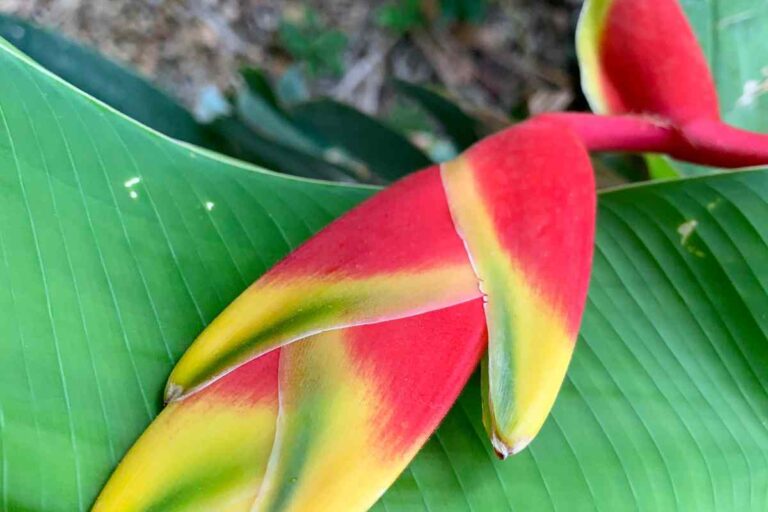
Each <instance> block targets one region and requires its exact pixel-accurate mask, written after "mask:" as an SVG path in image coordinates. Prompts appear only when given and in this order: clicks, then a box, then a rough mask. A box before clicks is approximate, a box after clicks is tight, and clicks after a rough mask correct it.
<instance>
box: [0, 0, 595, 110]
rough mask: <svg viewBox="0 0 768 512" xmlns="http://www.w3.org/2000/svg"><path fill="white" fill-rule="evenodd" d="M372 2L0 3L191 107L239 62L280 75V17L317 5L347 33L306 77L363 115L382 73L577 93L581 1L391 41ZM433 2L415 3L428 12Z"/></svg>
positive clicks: (488, 89) (506, 99)
mask: <svg viewBox="0 0 768 512" xmlns="http://www.w3.org/2000/svg"><path fill="white" fill-rule="evenodd" d="M384 3H386V2H382V1H375V0H365V1H361V0H325V1H321V0H310V1H295V0H287V1H278V0H165V1H164V0H0V11H2V12H4V13H10V14H14V15H17V16H20V17H23V18H27V19H32V20H34V21H36V22H37V23H39V24H41V25H43V26H46V27H50V28H54V29H55V30H58V31H60V32H62V33H64V34H66V35H68V36H70V37H72V38H75V39H77V40H79V41H81V42H84V43H86V44H88V45H90V46H92V47H95V48H97V49H98V50H99V51H101V52H102V53H104V54H106V55H108V56H110V57H112V58H113V59H116V60H118V61H121V62H123V63H127V64H129V65H130V66H133V67H134V68H136V69H138V70H139V71H140V72H141V73H142V74H144V75H146V76H148V77H150V78H151V79H153V80H154V81H155V82H156V83H157V84H159V85H160V86H161V87H163V88H165V89H166V90H168V91H169V92H171V93H172V94H174V95H175V96H177V97H178V98H180V99H181V100H182V101H183V102H184V103H186V104H187V105H189V106H190V107H194V106H195V104H196V102H198V100H199V98H200V97H201V94H202V92H203V91H205V90H206V88H208V89H210V86H215V87H217V88H218V89H220V90H222V91H224V90H227V89H228V88H230V87H231V86H232V85H233V83H234V82H235V81H236V80H237V70H238V69H239V67H240V66H242V65H257V66H260V67H262V68H264V69H266V70H267V71H268V72H269V73H270V74H271V75H273V76H279V75H280V74H281V72H282V71H283V70H284V69H285V68H286V67H287V66H288V65H289V64H290V62H291V59H290V58H289V56H288V55H287V54H286V52H285V51H284V49H283V48H281V46H280V43H279V40H278V37H277V33H278V27H279V25H280V22H281V20H285V19H293V18H296V17H297V16H300V13H301V12H303V9H304V8H305V6H307V5H309V6H311V7H313V8H314V9H316V10H317V11H318V13H319V14H320V17H321V18H322V19H323V21H324V22H326V23H327V24H328V25H329V26H330V27H333V28H337V29H339V30H341V31H342V32H344V33H345V34H346V35H347V37H348V40H349V44H348V46H347V49H346V50H345V52H344V56H343V59H344V66H343V71H342V73H341V74H340V75H339V76H336V77H326V78H323V79H319V80H314V81H313V82H312V89H313V90H312V93H313V94H318V95H320V94H323V95H331V96H334V97H336V98H337V99H340V100H342V101H345V102H347V103H351V104H353V105H355V106H356V107H358V108H361V109H363V110H365V111H367V112H372V113H377V112H379V111H380V110H381V109H382V105H383V104H384V103H386V98H387V88H386V80H385V78H386V77H389V76H397V77H399V78H404V79H407V80H411V81H415V82H420V83H433V84H437V85H441V86H443V87H445V88H446V89H447V90H448V91H449V92H450V93H452V94H453V95H454V96H455V97H457V98H459V99H460V100H461V101H462V103H463V104H464V105H466V106H470V107H473V108H482V109H483V110H485V111H487V112H490V113H491V115H492V113H493V112H504V113H507V114H509V113H510V112H515V111H520V110H521V109H522V110H528V111H532V112H540V111H544V110H552V109H562V108H565V107H567V106H568V105H569V104H571V103H572V101H573V99H574V98H575V97H576V96H577V95H578V93H577V90H578V85H577V83H576V81H577V80H576V78H575V73H576V71H575V69H576V66H575V61H574V52H573V30H574V27H575V22H576V17H577V15H578V10H579V8H580V4H581V0H497V1H495V2H491V3H490V6H489V8H488V9H487V12H486V14H485V16H484V18H483V21H482V22H479V23H463V24H462V23H458V24H456V23H454V24H446V23H441V22H440V20H439V16H435V19H434V20H433V22H431V23H429V24H428V25H427V26H426V27H425V28H421V29H419V30H417V31H413V32H411V33H410V34H408V35H402V36H398V35H396V34H394V33H393V32H392V31H391V30H388V29H385V28H382V27H381V26H380V25H379V24H377V23H376V21H375V20H376V10H377V8H379V7H380V6H381V5H382V4H384ZM436 3H437V0H434V1H432V2H430V1H425V2H423V4H424V6H425V7H424V8H425V9H426V10H427V11H429V10H430V9H431V10H432V11H439V8H436V7H435V5H436Z"/></svg>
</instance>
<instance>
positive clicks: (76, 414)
mask: <svg viewBox="0 0 768 512" xmlns="http://www.w3.org/2000/svg"><path fill="white" fill-rule="evenodd" d="M0 74H2V76H5V77H8V78H7V79H5V80H2V81H0V311H2V312H3V313H2V315H0V340H2V341H1V342H0V382H1V383H2V386H0V509H2V510H8V511H17V510H19V511H21V510H32V511H58V510H61V511H72V510H85V509H87V508H88V506H89V505H90V503H91V502H92V500H93V499H94V497H95V496H96V494H97V493H98V491H99V489H100V487H101V485H102V484H103V483H104V481H105V480H106V478H107V477H108V476H109V472H110V471H111V469H112V468H113V467H114V465H115V464H116V463H117V461H118V460H119V458H120V457H121V455H122V454H123V453H124V452H125V450H126V449H127V448H128V447H129V446H130V444H131V443H132V442H133V440H134V439H135V438H136V437H137V436H138V435H139V434H140V433H141V431H142V430H143V429H144V428H145V426H146V425H147V424H148V423H149V421H151V419H152V417H153V416H154V415H155V414H156V413H157V412H158V410H159V408H160V403H161V397H160V395H161V392H162V388H163V384H164V381H165V378H166V376H167V374H168V372H169V371H170V368H171V366H172V364H173V362H174V361H175V360H176V359H177V358H178V357H179V356H180V355H181V353H182V352H183V351H184V349H185V348H186V346H187V345H188V344H189V343H190V341H191V340H192V339H193V338H194V336H195V335H196V334H197V333H198V332H199V331H200V330H201V329H202V327H203V326H204V325H205V324H206V323H207V322H209V321H210V320H211V319H212V318H213V317H214V316H215V315H216V314H217V313H218V312H219V311H220V310H221V309H222V308H223V307H224V306H225V305H226V304H227V303H228V302H229V301H230V300H231V299H233V298H234V297H235V296H236V295H237V294H239V292H240V291H241V290H242V289H243V288H244V287H246V286H247V285H248V284H249V283H250V282H251V281H252V280H253V279H255V278H256V277H257V276H259V275H260V274H261V273H263V272H264V271H265V270H266V269H267V268H268V267H269V266H271V265H272V264H273V263H274V262H276V261H277V260H279V259H280V258H281V257H282V256H284V255H285V254H286V253H287V252H288V251H290V250H291V249H292V248H294V247H296V246H297V245H298V244H299V243H300V242H301V241H302V240H304V239H306V238H307V237H308V236H309V235H310V234H311V233H313V232H315V231H316V230H318V229H320V228H321V227H322V226H323V225H325V224H326V223H327V222H329V221H330V220H331V219H332V218H334V217H335V216H337V215H339V214H340V213H341V212H343V211H345V210H347V209H348V208H350V207H351V206H352V205H354V204H356V203H357V202H359V201H360V200H362V199H363V198H365V197H367V196H369V195H370V194H371V193H373V192H374V189H372V188H363V187H359V186H346V185H339V184H328V183H322V182H317V181H310V180H303V179H297V178H290V177H286V176H281V175H277V174H273V173H269V172H265V171H262V170H260V169H257V168H254V167H251V166H247V165H245V164H241V163H239V162H236V161H234V160H230V159H227V158H225V157H221V156H218V155H215V154H213V153H210V152H207V151H204V150H200V149H197V148H195V147H192V146H189V145H185V144H182V143H178V142H175V141H173V140H170V139H168V138H166V137H164V136H162V135H160V134H158V133H156V132H153V131H151V130H148V129H147V128H145V127H143V126H141V125H139V124H137V123H136V122H134V121H132V120H130V119H128V118H126V117H124V116H122V115H120V114H118V113H116V112H115V111H113V110H112V109H110V108H108V107H106V106H104V105H103V104H101V103H98V102H96V101H94V100H93V99H91V98H89V97H87V96H85V95H83V94H82V93H80V92H79V91H77V90H75V89H74V88H72V87H71V86H69V85H67V84H66V83H64V82H62V81H61V80H59V79H58V78H56V77H54V76H53V75H51V74H50V73H48V72H46V71H44V70H43V69H42V68H40V67H39V66H37V65H36V64H34V63H32V62H31V61H30V60H28V59H26V58H24V57H23V56H21V55H20V53H19V52H17V51H16V50H14V49H13V48H12V47H10V46H9V45H6V44H4V43H3V44H2V45H0ZM767 214H768V171H750V172H741V173H732V174H723V175H718V176H713V177H707V178H699V179H689V180H680V181H675V182H670V183H665V184H659V185H651V186H637V187H632V188H627V189H625V190H620V191H615V192H608V193H604V194H602V195H601V199H600V215H599V230H598V239H597V252H596V261H595V271H594V278H593V284H592V289H591V291H590V298H589V305H588V309H587V313H586V316H585V320H584V325H583V329H582V337H581V340H580V342H579V343H580V346H579V347H578V349H577V351H576V355H575V359H574V363H573V366H572V368H571V371H570V372H569V378H568V381H567V382H566V384H565V386H564V389H563V392H562V394H561V396H560V398H559V400H558V403H557V406H556V408H555V411H554V413H553V415H552V417H551V418H550V420H549V421H548V422H547V424H546V425H545V428H544V430H543V432H542V435H541V436H540V437H539V438H538V439H537V440H536V441H535V442H534V443H533V444H532V446H531V447H530V449H529V450H527V451H525V452H524V453H522V454H520V455H518V456H516V457H514V458H512V459H511V460H509V461H506V462H499V461H497V460H495V458H494V456H493V455H492V452H491V451H490V449H489V447H488V445H487V442H486V441H485V436H484V433H483V429H482V426H481V425H480V422H479V419H480V411H479V399H478V397H479V391H478V389H477V383H476V382H473V383H472V385H470V386H469V387H468V389H467V390H466V392H465V394H464V395H463V396H462V398H461V399H460V401H459V402H458V404H457V406H456V407H455V408H454V409H453V411H452V412H451V414H450V415H449V416H448V418H447V419H446V421H445V422H444V424H443V425H442V426H441V428H440V430H439V431H438V433H437V434H436V435H435V436H434V437H433V439H432V440H431V441H430V442H429V443H428V444H427V446H426V447H425V448H424V450H422V452H421V453H420V454H419V456H418V457H417V458H416V459H415V460H414V462H413V464H411V466H410V467H409V469H408V470H407V471H406V472H405V473H404V474H403V476H402V477H401V478H400V479H399V480H398V482H397V483H396V484H395V485H394V486H393V487H392V488H391V489H390V490H389V491H388V492H387V493H386V494H385V495H384V497H383V499H382V501H381V502H380V503H379V504H378V505H377V506H376V509H377V510H388V511H420V510H434V511H438V510H439V511H445V510H447V511H452V510H474V511H497V510H498V511H504V510H510V509H511V510H517V509H521V510H536V511H538V510H569V511H570V510H595V509H598V510H600V509H602V510H633V509H640V510H673V509H678V510H717V511H721V510H738V511H742V510H765V509H766V508H767V507H768V427H767V425H768V393H767V392H766V389H767V388H768V374H767V373H766V372H765V371H764V369H765V368H766V367H767V364H768V343H767V338H766V334H767V333H768V316H766V314H765V312H766V311H768V294H766V289H767V288H768V272H767V270H768V268H766V267H768V258H766V254H768V250H767V249H768V248H767V247H766V244H767V243H768V228H767V227H766V226H764V225H763V224H764V223H761V222H760V219H762V218H764V217H765V216H766V215H767Z"/></svg>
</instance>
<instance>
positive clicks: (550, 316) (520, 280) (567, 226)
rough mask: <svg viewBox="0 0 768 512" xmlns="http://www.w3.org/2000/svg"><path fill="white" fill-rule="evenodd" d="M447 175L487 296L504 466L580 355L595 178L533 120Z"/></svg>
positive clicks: (493, 430) (565, 143)
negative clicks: (576, 345) (576, 349)
mask: <svg viewBox="0 0 768 512" xmlns="http://www.w3.org/2000/svg"><path fill="white" fill-rule="evenodd" d="M442 175H443V182H444V185H445V189H446V193H447V197H448V202H449V205H450V208H451V212H452V214H453V218H454V221H455V223H456V226H457V230H458V232H459V233H461V235H462V237H463V239H464V243H465V245H466V248H467V251H468V253H469V255H470V259H471V261H472V264H473V267H474V270H475V272H476V274H477V277H478V279H479V281H480V287H481V290H482V292H483V294H484V296H485V297H486V303H485V312H486V317H487V325H488V362H487V379H485V380H486V382H487V385H488V390H487V400H488V404H487V410H486V423H487V424H488V425H487V426H488V428H489V434H490V436H491V440H492V442H493V445H494V447H495V448H496V450H497V452H498V453H499V454H500V455H501V456H503V457H505V456H507V455H509V454H513V453H517V452H519V451H520V450H522V449H523V448H524V447H525V446H526V445H527V444H528V443H529V442H530V441H531V440H532V439H533V438H534V437H535V436H536V434H537V433H538V431H539V429H540V428H541V426H542V425H543V423H544V421H545V420H546V418H547V415H548V414H549V411H550V409H551V408H552V405H553V404H554V401H555V398H556V396H557V393H558V391H559V389H560V386H561V384H562V381H563V379H564V378H565V373H566V370H567V367H568V363H569V361H570V358H571V355H572V353H573V348H574V343H575V341H576V334H577V331H578V325H579V322H580V319H581V313H582V310H583V307H584V302H585V300H586V292H587V286H588V283H589V272H590V268H591V261H592V244H593V242H594V222H595V189H594V181H593V177H592V169H591V165H590V162H589V157H588V155H587V154H586V151H585V150H584V149H583V148H582V147H581V145H580V144H579V142H578V141H577V140H576V139H575V137H574V136H573V135H572V134H571V133H570V132H569V131H568V130H567V129H566V128H563V127H561V126H559V125H558V124H556V123H551V122H548V121H533V122H528V123H524V124H522V125H518V126H517V127H513V128H510V129H508V130H506V131H504V132H501V133H500V134H498V135H495V136H493V137H490V138H488V139H486V140H484V141H482V142H480V143H479V144H477V145H476V146H474V147H473V148H471V149H470V150H469V151H468V152H467V153H465V154H464V155H463V156H461V157H459V158H458V159H457V160H454V161H452V162H449V163H446V164H443V168H442Z"/></svg>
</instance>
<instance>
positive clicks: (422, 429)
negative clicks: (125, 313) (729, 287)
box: [95, 0, 768, 511]
mask: <svg viewBox="0 0 768 512" xmlns="http://www.w3.org/2000/svg"><path fill="white" fill-rule="evenodd" d="M577 43H578V53H579V58H580V61H581V65H582V74H583V77H584V84H583V85H584V89H585V93H586V94H587V96H588V98H589V99H590V101H591V103H592V104H593V106H594V108H595V110H596V111H598V113H599V114H602V115H593V114H577V113H574V114H569V113H560V114H549V115H546V116H541V117H536V118H533V119H531V120H529V121H526V122H524V123H521V124H518V125H516V126H513V127H511V128H508V129H506V130H504V131H502V132H500V133H498V134H496V135H493V136H491V137H488V138H487V139H485V140H482V141H480V142H479V143H477V144H476V145H474V146H473V147H471V148H470V149H468V150H467V151H466V152H465V153H464V154H462V155H461V156H459V157H458V158H457V159H455V160H453V161H451V162H448V163H445V164H442V165H440V166H434V167H431V168H428V169H425V170H422V171H420V172H417V173H414V174H412V175H410V176H409V177H406V178H405V179H403V180H401V181H399V182H397V183H395V184H394V185H392V186H391V187H389V188H387V189H386V190H383V191H381V192H380V193H379V194H377V195H376V196H374V197H373V198H371V199H370V200H368V201H366V202H364V203H363V204H361V205H359V206H358V207H357V208H355V209H353V210H352V211H350V212H349V213H347V214H346V215H344V216H343V217H341V218H339V219H337V220H336V221H335V222H333V223H332V224H330V225H329V226H328V227H327V228H325V229H324V230H323V231H321V232H320V233H318V234H317V235H315V236H314V237H313V238H311V239H310V240H309V241H307V242H306V243H305V244H304V245H303V246H301V247H300V248H299V249H297V250H296V251H295V252H293V253H292V254H290V255H288V257H286V258H285V259H284V260H283V261H281V262H280V263H279V264H277V265H276V266H275V267H274V268H272V269H271V270H270V271H269V272H267V273H266V274H265V275H264V276H262V277H261V278H260V279H259V280H257V281H256V282H255V283H254V284H253V285H251V287H250V288H248V289H247V290H246V291H245V292H243V294H242V295H241V296H240V297H238V298H237V299H236V300H235V301H234V302H233V303H232V304H231V305H230V306H229V307H228V308H227V309H225V310H224V311H223V312H222V313H221V314H220V316H219V317H218V318H216V319H215V320H214V321H213V322H212V323H211V324H210V325H209V326H208V327H207V328H206V329H205V331H203V333H202V334H201V335H200V336H199V337H198V339H197V340H195V342H194V343H193V344H192V345H191V347H190V348H189V349H188V351H187V352H186V353H185V354H184V356H183V357H182V358H181V360H180V361H179V362H178V364H177V366H176V368H175V369H174V370H173V372H172V373H171V375H170V378H169V380H168V385H167V388H166V400H167V402H168V405H167V407H166V408H165V409H164V410H163V411H162V413H161V414H160V415H159V416H158V417H157V419H155V421H154V422H153V423H152V424H151V425H150V426H149V428H148V429H147V430H146V432H145V433H144V434H143V435H142V436H141V438H140V439H139V440H138V441H137V442H136V444H135V445H134V446H133V447H132V448H131V450H130V451H129V452H128V454H127V455H126V456H125V458H124V459H123V461H122V462H121V463H120V465H119V466H118V467H117V469H116V470H115V472H114V473H113V475H112V477H111V479H110V480H109V482H108V483H107V485H106V486H105V487H104V489H103V491H102V493H101V495H100V497H99V499H98V501H97V502H96V505H95V510H105V511H106V510H109V511H114V510H177V509H185V508H190V509H195V510H226V511H241V510H243V511H245V510H252V511H272V510H319V511H329V510H365V509H367V508H368V507H370V506H371V505H373V504H374V503H375V502H376V500H377V499H378V498H379V497H380V496H381V495H382V494H383V493H384V491H385V490H386V489H387V487H388V486H389V485H390V484H391V483H392V482H393V481H394V480H395V478H396V477H397V476H398V474H399V473H400V472H401V471H402V470H403V469H404V468H405V467H406V465H407V464H408V462H409V461H410V460H411V458H412V457H413V456H414V455H415V454H416V452H417V451H418V450H419V448H420V447H421V445H422V444H423V443H424V442H425V441H426V440H427V438H428V436H429V435H430V434H431V433H432V432H433V430H434V429H435V428H436V427H437V426H438V424H439V422H440V420H441V419H442V418H443V416H444V415H445V414H446V413H447V412H448V409H449V408H450V407H451V405H452V403H453V402H454V400H455V399H456V398H457V396H458V394H459V392H460V391H461V389H462V387H463V385H464V384H465V382H466V381H467V379H468V378H469V376H470V374H471V373H472V372H473V370H474V369H475V367H476V366H477V364H478V361H479V360H480V359H482V374H483V395H484V396H483V407H484V409H483V416H484V418H483V419H484V423H485V426H486V428H487V430H488V434H489V437H490V443H491V445H492V446H493V448H494V449H495V451H496V452H497V453H498V455H499V456H500V457H502V458H503V457H507V456H508V455H511V454H515V453H518V452H519V451H521V450H522V449H524V448H525V447H526V446H527V445H528V444H529V443H530V442H531V441H532V440H533V439H534V437H535V436H536V434H537V433H538V432H539V429H540V428H541V426H542V424H543V423H544V421H545V420H546V418H547V416H548V414H549V411H550V409H551V408H552V406H553V404H554V402H555V398H556V396H557V393H558V390H559V388H560V386H561V383H562V381H563V379H564V377H565V374H566V370H567V368H568V363H569V361H570V359H571V354H572V353H573V350H574V346H575V342H576V337H577V333H578V329H579V322H580V319H581V316H582V311H583V308H584V304H585V300H586V294H587V288H588V283H589V274H590V268H591V263H592V247H593V242H594V240H593V239H594V230H595V202H596V193H595V184H594V179H593V172H592V167H591V164H590V158H589V152H590V151H604V150H611V151H616V150H619V151H635V152H655V153H666V154H668V155H671V156H673V157H676V158H679V159H682V160H687V161H692V162H697V163H703V164H708V165H715V166H720V167H742V166H749V165H756V164H766V163H768V137H766V136H762V135H758V134H753V133H748V132H744V131H741V130H738V129H736V128H733V127H729V126H727V125H725V124H724V123H723V122H722V121H721V120H720V115H719V111H718V105H717V97H716V93H715V88H714V83H713V79H712V77H711V75H710V72H709V70H708V68H707V64H706V61H705V58H704V55H703V54H702V52H701V50H700V48H699V46H698V45H697V43H696V40H695V37H694V34H693V32H692V30H691V28H690V27H689V25H688V23H687V21H686V18H685V16H684V14H683V12H682V10H681V8H680V6H679V5H678V4H677V2H676V1H675V0H591V1H588V2H587V3H586V5H585V7H584V12H583V14H582V18H581V22H580V28H579V33H578V42H577ZM486 346H487V351H486ZM483 354H485V355H483Z"/></svg>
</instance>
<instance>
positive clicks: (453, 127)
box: [394, 80, 479, 151]
mask: <svg viewBox="0 0 768 512" xmlns="http://www.w3.org/2000/svg"><path fill="white" fill-rule="evenodd" d="M394 84H395V87H396V88H397V91H398V92H400V93H401V94H403V95H405V96H407V97H408V98H410V99H412V100H413V101H415V102H416V103H418V104H419V105H420V106H421V107H422V108H423V109H424V110H426V111H427V112H429V114H430V115H432V117H434V118H435V120H436V121H437V122H438V123H440V126H441V127H442V129H443V130H444V131H445V134H446V135H447V136H448V137H450V139H451V141H453V143H454V144H455V145H456V147H457V148H458V149H459V150H460V151H463V150H464V149H466V148H468V147H469V146H471V145H472V144H474V143H475V142H477V140H478V139H479V131H478V122H477V120H475V119H473V118H472V117H471V116H469V115H467V114H466V113H465V112H464V111H463V110H461V108H459V106H457V105H456V104H455V103H453V102H452V101H450V100H448V99H447V98H445V97H444V96H443V95H441V94H438V93H436V92H434V91H432V90H430V89H428V88H426V87H422V86H419V85H416V84H411V83H408V82H404V81H402V80H395V81H394Z"/></svg>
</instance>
